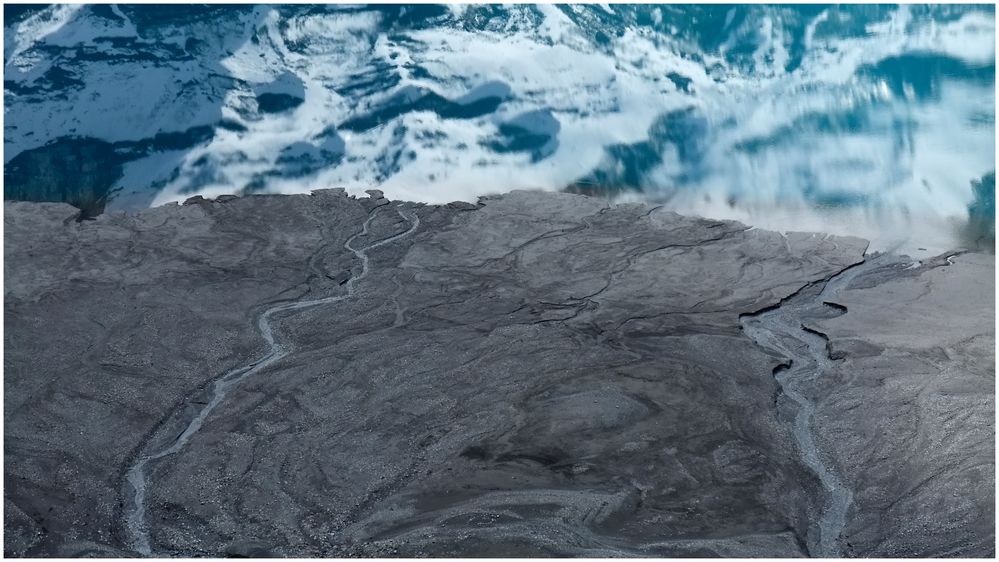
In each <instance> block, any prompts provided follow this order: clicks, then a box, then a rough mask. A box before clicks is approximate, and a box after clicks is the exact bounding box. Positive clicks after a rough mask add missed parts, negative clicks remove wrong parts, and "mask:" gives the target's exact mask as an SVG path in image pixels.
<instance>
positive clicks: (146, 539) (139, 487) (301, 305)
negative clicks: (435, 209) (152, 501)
mask: <svg viewBox="0 0 999 562" xmlns="http://www.w3.org/2000/svg"><path fill="white" fill-rule="evenodd" d="M398 205H401V203H400V204H398ZM382 206H384V205H381V206H379V207H376V208H374V209H372V211H371V212H370V215H369V216H368V218H367V220H365V221H364V224H363V226H362V228H361V230H360V231H359V232H357V233H355V234H354V235H353V236H351V237H350V238H348V239H347V241H346V242H344V244H343V247H344V249H346V250H348V251H350V252H352V253H353V254H354V255H355V256H356V257H358V258H359V259H360V260H361V273H360V274H359V275H357V276H356V277H351V278H350V279H348V280H347V282H346V284H345V285H346V290H347V292H346V293H345V294H342V295H338V296H332V297H324V298H321V299H311V300H298V301H292V302H284V303H281V304H278V305H275V306H272V307H270V308H267V309H265V310H264V311H263V312H262V313H261V314H260V315H259V317H258V318H257V329H258V331H259V332H260V335H261V337H263V338H264V341H265V342H266V343H267V346H268V350H267V352H266V353H265V354H264V355H263V356H262V357H260V358H258V359H256V360H254V361H252V362H250V363H247V364H245V365H242V366H240V367H237V368H235V369H232V370H230V371H228V372H226V373H224V374H223V375H221V376H220V377H218V378H217V379H215V381H214V383H213V385H212V398H211V400H209V401H208V402H207V403H206V404H204V406H203V407H202V408H201V409H200V410H198V411H197V412H195V413H194V414H193V416H192V417H191V419H190V421H189V422H188V423H187V424H186V426H185V429H184V431H183V432H181V433H180V435H178V436H177V438H176V439H175V440H174V441H173V442H172V443H170V444H169V446H166V447H163V448H161V449H158V450H156V449H153V450H151V451H143V450H142V449H143V448H145V447H149V446H150V443H151V442H152V440H151V439H147V440H146V442H145V443H144V445H143V446H142V447H140V453H139V454H138V456H137V457H136V459H135V461H134V463H133V464H132V466H131V467H130V468H129V469H128V470H127V471H126V472H125V484H124V486H125V488H126V494H125V495H126V497H128V496H129V495H131V499H132V502H131V505H128V506H126V507H125V514H124V520H125V530H126V532H127V533H128V542H129V545H130V546H131V548H132V549H134V550H135V551H136V552H138V553H140V554H143V555H147V556H148V555H151V554H152V545H151V541H150V535H149V526H148V524H147V522H146V490H147V489H148V487H149V479H148V475H147V471H146V468H147V466H148V465H149V463H151V462H155V461H157V460H159V459H162V458H164V457H167V456H170V455H173V454H175V453H177V452H179V451H180V450H181V449H183V448H184V446H185V445H187V443H188V442H189V441H190V440H191V438H192V437H193V436H194V435H195V434H196V433H197V432H198V430H200V429H201V426H202V424H203V423H204V421H205V419H207V418H208V416H209V415H210V414H211V413H212V411H214V410H215V408H216V407H218V406H219V405H220V404H221V403H222V402H223V401H224V400H225V398H226V396H227V395H228V393H229V391H230V390H231V389H232V388H233V387H235V386H236V385H238V384H239V383H240V382H241V381H243V380H244V379H246V378H247V377H249V376H251V375H253V374H254V373H257V372H259V371H260V370H261V369H263V368H265V367H267V366H268V365H271V364H273V363H274V362H275V361H277V360H279V359H281V358H282V357H284V356H285V355H287V354H288V352H289V350H287V349H285V348H283V347H282V346H281V345H280V344H279V343H278V342H277V341H276V338H275V336H274V332H273V328H272V327H271V318H272V317H273V316H274V315H275V314H278V313H282V312H289V311H294V310H302V309H305V308H311V307H314V306H319V305H324V304H333V303H336V302H340V301H344V300H347V299H349V298H351V297H353V296H354V293H355V290H356V285H357V283H358V282H359V281H361V280H362V279H364V278H365V277H366V276H367V274H368V271H369V267H368V255H367V252H368V251H369V250H372V249H374V248H377V247H379V246H383V245H385V244H389V243H391V242H394V241H396V240H399V239H400V238H403V237H406V236H408V235H410V234H412V233H413V232H414V231H415V230H416V229H417V228H419V226H420V217H419V216H418V215H417V213H416V212H415V211H414V212H413V213H412V217H407V216H406V215H405V214H404V213H403V212H402V209H396V212H397V213H398V214H399V216H400V217H402V218H403V220H406V221H407V222H409V223H411V226H410V228H409V229H408V230H406V231H404V232H401V233H399V234H395V235H393V236H390V237H388V238H385V239H383V240H380V241H378V242H375V243H374V244H371V245H369V246H366V247H364V248H361V249H354V248H353V247H351V243H352V242H353V241H354V240H355V239H357V238H358V237H360V236H364V235H366V234H368V228H369V226H370V224H371V222H372V221H373V220H374V219H375V217H376V216H378V212H379V209H380V208H381V207H382ZM179 411H180V412H183V410H179ZM177 413H178V411H174V412H171V414H170V415H169V416H167V418H169V417H172V416H176V415H177ZM178 425H181V424H178ZM164 426H165V423H160V424H158V427H164ZM129 492H131V493H130V494H129Z"/></svg>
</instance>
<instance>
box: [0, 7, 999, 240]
mask: <svg viewBox="0 0 999 562" xmlns="http://www.w3.org/2000/svg"><path fill="white" fill-rule="evenodd" d="M608 8H609V11H607V10H602V8H600V7H597V8H589V10H591V11H590V12H587V10H588V8H584V7H579V6H570V7H568V9H565V10H563V9H560V7H558V6H554V5H541V6H537V7H530V6H510V7H507V8H505V9H506V10H507V15H508V18H507V19H506V20H505V21H503V22H501V23H499V24H496V25H492V24H490V25H489V26H488V27H487V29H483V30H478V31H466V30H464V29H462V28H461V27H459V26H457V25H448V24H442V25H439V26H435V27H432V28H429V29H419V30H395V31H393V32H392V33H391V34H390V33H387V32H386V30H385V29H383V22H382V19H381V16H380V15H379V14H378V13H376V12H373V11H356V10H339V9H330V10H325V11H314V12H313V11H310V12H309V13H299V14H297V15H290V16H287V15H282V12H281V11H279V10H278V9H275V8H270V7H266V6H258V7H256V8H254V9H253V10H250V11H248V12H245V13H242V14H241V15H239V16H238V17H235V18H232V19H231V21H227V22H215V21H211V22H207V23H199V24H197V25H198V26H200V27H197V28H196V29H192V30H190V31H191V35H195V36H198V37H202V36H204V37H205V38H206V41H207V42H208V47H207V49H208V52H206V53H204V54H201V55H198V56H196V57H194V58H195V60H192V61H180V60H178V61H170V62H169V63H166V64H157V65H152V64H149V65H146V64H144V63H132V64H111V63H106V62H100V61H93V62H88V63H83V64H84V68H82V69H81V76H83V77H84V81H85V84H84V86H83V87H82V88H79V89H76V90H73V91H71V92H70V93H69V94H68V95H67V98H66V99H59V97H58V96H51V97H48V98H46V99H45V100H44V102H42V103H30V104H29V103H23V104H21V103H16V100H15V103H9V104H7V108H6V110H5V111H6V112H7V113H6V114H5V119H6V121H7V123H8V125H9V124H11V123H16V125H17V126H16V127H14V128H12V127H10V126H8V128H7V129H6V130H5V135H4V143H5V151H6V154H7V156H6V158H7V159H8V160H9V158H11V157H13V156H15V155H16V154H17V153H18V152H20V151H21V150H24V149H28V148H34V147H37V146H41V145H44V144H45V143H46V142H48V141H50V140H52V139H55V138H58V137H59V136H63V135H67V134H72V135H77V136H90V137H97V138H101V139H103V140H107V141H112V142H113V141H121V140H138V139H144V138H150V137H152V136H154V135H155V134H156V133H157V132H161V131H177V130H184V129H186V128H187V127H191V126H194V125H198V124H211V123H217V122H218V121H219V120H220V119H222V118H225V119H229V120H231V121H234V122H237V123H240V124H241V125H242V126H244V127H246V129H247V130H246V131H242V132H238V131H229V130H221V129H220V130H218V131H217V133H216V134H215V136H214V138H212V139H211V140H210V141H208V142H206V143H203V144H201V145H199V146H195V147H193V148H191V149H188V150H186V151H185V152H183V153H182V154H175V153H170V154H164V155H163V156H162V157H159V156H156V155H149V156H147V157H146V158H143V159H142V160H139V161H137V162H135V163H131V164H128V165H126V168H125V177H123V178H122V180H120V181H119V182H118V185H119V186H125V185H129V186H132V184H133V183H141V182H142V175H143V174H148V180H146V182H147V185H157V186H159V185H161V184H162V183H163V182H164V179H163V178H171V177H172V178H173V179H172V180H170V181H167V182H166V183H165V185H163V187H162V188H158V189H159V191H158V192H157V194H156V196H155V198H154V200H153V204H154V205H158V204H162V203H166V202H170V201H179V200H183V199H186V198H187V197H189V196H191V195H193V194H195V193H200V194H202V195H205V196H211V195H217V194H221V193H234V192H239V191H240V190H242V189H243V188H244V187H246V186H248V185H251V184H253V183H254V182H258V183H259V182H260V180H261V179H262V178H263V179H265V180H266V182H265V189H267V190H268V191H273V192H281V193H295V192H303V191H307V190H309V189H315V188H322V187H331V186H341V187H346V188H348V190H350V191H351V192H352V193H357V194H360V193H362V192H363V191H364V190H365V189H371V188H374V187H377V188H378V189H381V190H383V191H384V192H385V193H386V195H387V196H388V197H390V198H394V199H410V200H419V201H425V202H430V203H441V202H448V201H452V200H465V201H474V200H475V199H476V198H477V197H478V196H481V195H486V194H492V193H499V192H505V191H509V190H511V189H518V188H535V189H545V190H559V189H562V188H564V187H565V186H567V185H570V184H572V183H573V182H575V181H577V180H579V179H581V178H583V177H585V176H587V175H588V174H589V173H590V172H591V171H592V170H594V169H595V168H596V167H597V166H599V165H600V164H601V162H608V165H614V163H613V162H611V161H609V160H607V147H609V146H611V145H615V144H625V145H628V144H636V143H642V142H644V141H648V140H650V139H649V128H650V126H651V125H652V124H653V123H654V122H656V120H657V118H659V117H660V116H662V115H664V114H667V113H669V112H670V111H675V110H683V109H685V108H693V109H694V111H695V114H694V115H695V117H694V118H695V119H698V120H699V121H698V123H703V130H700V129H698V131H695V132H694V133H692V134H694V135H701V136H699V137H697V138H691V139H690V140H691V142H692V143H695V144H696V145H697V146H698V147H699V150H701V151H702V153H701V154H700V156H699V157H697V158H694V159H691V158H686V159H684V158H681V157H680V153H678V152H677V150H676V149H675V147H674V146H673V145H672V144H670V143H668V142H667V143H663V142H662V141H659V143H660V145H661V146H662V154H660V155H659V156H660V157H661V162H660V163H658V164H656V165H653V166H652V167H651V169H649V170H647V171H646V172H645V173H644V176H643V177H642V185H641V188H642V190H643V192H644V194H643V195H637V194H631V195H623V196H622V197H623V198H626V199H627V198H639V197H644V198H647V199H651V200H655V201H657V202H666V204H667V205H669V206H670V207H671V208H674V209H675V210H678V211H683V212H689V213H696V214H701V215H704V216H714V217H719V218H738V219H739V220H743V221H745V222H749V223H750V224H753V225H757V226H761V227H767V228H776V229H778V230H788V229H792V230H794V229H809V230H823V231H828V232H835V233H843V232H849V233H861V232H863V233H866V234H865V235H866V236H868V237H870V238H875V239H879V240H880V239H884V240H886V242H885V243H886V244H887V243H896V242H898V241H899V240H901V239H902V238H905V236H906V233H907V232H908V233H909V237H910V238H911V239H912V240H915V241H916V242H914V244H917V245H919V246H923V247H929V246H931V245H933V244H937V243H939V244H952V243H954V236H955V235H954V234H953V232H954V224H953V223H954V222H955V221H960V220H961V219H963V218H966V217H967V206H968V204H969V202H970V201H971V197H972V193H971V187H970V180H972V179H975V178H978V177H980V176H981V175H982V174H984V173H986V172H988V171H990V170H993V169H994V168H995V158H994V151H995V138H994V132H993V127H994V125H993V123H994V85H993V84H989V85H981V84H975V83H971V82H960V81H956V80H950V79H948V80H947V81H945V82H944V83H942V85H941V86H940V89H939V91H938V92H936V95H937V96H938V97H937V99H932V100H922V101H918V102H916V101H914V100H913V99H907V98H906V97H905V96H902V97H898V98H896V97H895V96H896V93H894V92H893V91H892V88H891V87H890V85H889V84H888V83H886V82H880V83H878V82H871V81H863V80H860V79H858V75H857V71H858V69H860V68H861V67H863V66H865V65H874V64H877V63H879V62H880V61H884V60H885V59H888V58H890V57H894V56H898V55H902V54H909V53H931V54H937V55H946V56H950V57H953V58H955V59H958V60H960V61H963V62H964V63H966V64H973V65H987V64H994V60H995V41H994V38H995V23H994V19H993V18H992V17H990V15H989V14H985V13H981V12H968V13H965V14H963V15H961V16H960V17H958V18H954V19H952V20H951V21H946V22H943V23H941V22H933V21H923V20H920V19H919V18H918V17H916V16H915V15H914V14H913V9H911V8H909V7H908V6H902V7H900V8H899V9H898V10H896V11H895V12H894V13H893V14H891V16H890V17H889V18H887V19H886V20H885V21H882V22H880V23H877V24H871V25H868V26H867V29H866V33H864V34H861V35H859V36H847V37H842V36H836V37H830V36H829V34H828V31H822V30H823V29H824V28H823V27H822V26H823V24H824V23H826V24H828V23H829V22H828V20H829V18H830V13H831V12H830V10H825V11H822V12H821V13H820V14H819V15H818V16H817V17H815V18H813V19H812V21H811V22H808V24H807V27H806V30H805V33H804V38H803V42H804V44H805V47H806V49H805V53H804V57H803V58H802V59H801V61H800V64H799V65H796V66H791V65H790V63H791V60H792V53H791V51H790V50H789V44H788V40H787V38H788V33H787V30H786V29H785V27H784V25H785V24H784V22H783V21H782V19H781V17H780V15H779V10H776V9H774V10H769V9H767V10H764V12H763V14H762V16H761V17H759V18H757V19H751V20H747V21H743V22H742V23H740V24H739V25H740V26H743V27H745V28H746V29H747V30H749V31H750V32H753V33H755V36H756V37H757V38H758V43H757V46H756V49H755V51H753V52H752V53H751V54H750V56H749V59H750V61H751V66H752V69H751V70H747V69H745V68H739V67H736V66H733V65H731V64H730V63H729V62H727V60H726V59H725V57H724V56H720V55H724V53H725V52H726V50H729V49H732V48H735V46H736V45H735V43H734V42H732V41H730V42H729V43H726V44H724V45H723V46H722V48H721V53H720V55H711V54H708V53H698V54H697V56H690V55H689V54H682V53H684V49H683V48H681V46H682V47H684V48H689V44H687V43H684V44H682V45H681V41H683V40H682V39H681V38H680V37H678V36H676V33H677V30H673V32H672V35H670V34H666V33H660V32H654V31H652V30H650V29H648V28H641V27H630V26H624V27H622V28H621V29H619V30H616V31H618V32H619V33H615V34H614V37H611V38H610V43H609V44H607V45H603V46H601V47H599V48H598V47H597V46H595V45H594V44H593V43H592V42H591V40H590V39H589V38H588V37H587V33H586V31H588V30H584V29H581V28H580V26H579V25H578V24H577V23H576V21H574V20H573V18H572V17H570V16H571V15H573V14H575V16H580V17H581V16H586V17H587V18H592V17H596V16H600V17H609V16H612V15H614V13H615V12H617V11H619V10H617V9H616V7H608ZM592 10H597V11H596V12H593V11H592ZM768 10H769V11H768ZM475 12H476V8H470V7H469V6H458V5H452V6H450V7H449V16H448V17H450V18H451V22H452V23H456V22H458V21H460V20H462V19H463V18H467V17H473V16H475ZM116 13H118V14H119V15H120V16H121V22H120V23H117V24H114V25H111V24H109V23H107V22H106V21H105V20H103V19H100V18H94V17H91V16H90V15H88V12H87V11H86V10H81V9H80V7H79V6H76V7H72V9H70V8H62V7H52V8H48V9H46V10H43V11H41V12H40V13H38V14H35V15H33V16H31V17H29V18H27V19H26V20H25V21H24V22H22V23H21V24H19V26H18V28H17V30H18V32H17V34H16V36H15V38H13V39H11V38H9V37H8V38H7V39H5V55H6V57H5V58H6V61H5V63H6V64H5V69H6V70H7V71H8V72H9V73H11V74H12V76H14V77H15V79H17V80H25V81H27V82H30V81H31V80H34V79H35V78H37V77H38V76H40V75H41V73H43V72H44V71H45V70H46V69H47V68H48V66H47V63H45V61H44V60H39V59H38V57H39V56H40V55H39V53H38V52H36V50H35V49H33V46H34V45H36V44H40V42H44V41H50V42H52V44H58V45H72V44H77V43H87V42H92V41H93V40H94V39H95V38H96V37H97V36H99V35H106V34H111V35H114V34H119V35H128V34H134V35H138V32H137V31H135V26H134V25H132V23H131V22H130V21H128V18H127V17H124V15H123V14H121V13H120V10H119V11H118V12H116ZM734 16H735V10H732V11H730V12H729V14H728V21H727V24H726V25H727V26H728V25H731V24H732V22H733V21H734ZM651 19H652V21H654V22H656V25H657V26H661V25H662V22H663V12H662V10H661V9H660V10H654V11H653V12H652V14H651ZM98 20H100V21H98ZM580 21H585V18H584V20H580ZM102 26H103V27H102ZM115 26H117V27H115ZM747 26H748V27H747ZM740 29H741V28H740ZM590 31H591V30H590ZM145 33H148V34H150V36H148V37H140V38H139V39H140V40H141V41H147V42H150V43H151V44H153V43H155V42H157V41H159V42H166V41H168V40H169V41H174V42H176V41H178V39H177V38H176V35H177V34H176V33H174V34H172V35H171V33H170V32H169V30H160V31H147V32H145ZM254 34H255V35H256V39H257V40H256V41H250V40H249V38H250V37H251V36H252V35H254ZM8 35H10V34H8ZM179 44H181V45H182V44H183V41H181V43H179ZM789 68H791V70H788V69H789ZM417 70H419V72H417ZM670 73H677V74H679V75H681V76H683V77H685V78H686V79H687V80H689V88H688V89H686V90H685V89H682V88H679V87H678V86H677V85H676V84H674V83H673V81H672V80H670V79H667V78H666V77H667V75H670ZM225 74H228V75H229V76H231V78H220V76H224V75H225ZM393 75H395V76H398V77H399V80H398V82H397V83H395V84H394V85H390V86H387V87H385V88H383V89H381V90H378V89H377V88H376V89H375V91H373V92H372V93H370V94H367V95H364V96H363V97H357V95H356V94H351V93H343V94H341V93H340V92H345V90H344V88H345V87H346V86H347V85H348V84H349V83H350V82H351V81H352V80H363V79H365V77H370V78H371V79H372V80H379V79H384V78H385V77H388V76H393ZM423 91H432V92H434V93H436V94H438V95H440V96H443V97H444V98H447V99H450V100H457V101H460V102H461V103H470V102H472V101H476V100H482V99H484V98H485V97H488V95H505V94H506V93H507V92H508V93H509V96H507V97H508V99H507V100H506V101H505V102H504V103H503V104H502V105H500V107H499V108H498V109H497V110H496V111H495V112H493V113H490V114H487V115H482V116H479V117H471V118H464V119H447V118H442V117H440V116H439V115H438V114H436V113H434V112H432V111H409V112H406V113H403V114H401V115H399V116H397V117H394V118H392V119H390V120H389V121H388V122H386V123H383V124H381V125H379V126H376V127H374V128H372V129H370V130H365V131H347V130H339V131H337V132H336V134H338V135H339V138H342V140H343V144H344V150H345V154H344V156H343V157H342V158H341V159H340V160H339V161H338V162H336V163H335V164H334V163H330V164H329V165H327V166H326V167H323V168H320V169H316V170H311V171H308V170H307V172H308V173H306V174H305V175H297V176H294V177H292V176H291V175H288V174H285V175H282V174H283V172H282V170H283V168H282V166H284V164H282V163H281V162H279V158H280V156H281V154H282V153H283V151H285V152H284V153H285V154H286V155H287V154H289V152H287V151H286V149H288V147H292V148H291V152H293V153H294V154H296V155H303V154H318V153H319V150H320V149H319V147H321V146H323V145H324V143H326V142H333V141H330V139H329V137H327V138H323V136H322V135H323V134H324V132H325V133H329V132H330V131H331V130H335V129H336V128H337V126H338V125H342V124H343V123H344V122H345V121H347V120H349V119H351V118H354V117H357V116H359V115H364V114H366V113H368V112H370V111H373V110H375V109H377V108H378V107H380V106H381V105H382V104H384V103H386V101H387V100H389V99H390V98H392V96H394V95H397V94H399V93H400V92H409V93H410V94H416V93H418V92H423ZM907 92H908V93H907V95H908V96H910V97H911V96H913V95H914V92H913V91H912V89H911V88H909V89H908V90H907ZM261 93H292V94H294V95H296V96H297V95H303V96H304V101H303V103H302V104H301V105H299V106H297V107H295V108H293V109H290V110H288V111H284V112H280V113H272V114H265V113H260V112H258V111H257V105H256V103H257V102H256V95H259V94H261ZM532 111H543V112H545V114H546V115H551V116H552V117H553V118H554V119H555V120H557V121H558V132H557V137H556V138H555V139H554V140H555V141H557V144H554V143H552V144H551V145H550V146H551V147H554V152H552V153H551V154H550V155H548V156H546V157H544V158H535V157H533V156H532V154H531V153H530V152H529V151H521V152H497V151H496V150H493V149H491V148H490V147H489V145H490V143H491V142H493V141H494V140H495V139H496V138H497V135H499V134H500V127H501V125H503V124H504V123H506V122H508V121H509V120H510V119H513V118H514V117H516V116H518V115H522V114H525V113H528V112H532ZM109 115H113V116H114V117H113V118H109V117H108V116H109ZM844 115H845V116H851V115H860V116H864V117H865V118H867V119H869V123H868V124H867V126H865V127H863V128H860V129H859V130H851V129H849V128H846V129H844V130H841V131H836V132H830V131H823V130H821V129H820V128H815V127H812V128H809V127H811V125H809V121H808V120H809V119H817V118H821V117H823V116H825V117H829V116H833V117H835V116H844ZM990 119H991V121H990ZM337 142H339V141H337ZM752 143H756V144H757V145H758V146H759V147H760V148H759V149H758V150H756V151H749V150H747V149H746V148H745V147H746V146H747V144H752ZM334 144H335V143H334ZM309 146H313V147H315V150H314V151H313V150H310V149H309ZM326 146H329V145H326ZM132 187H142V186H141V185H136V186H132ZM837 197H846V198H848V199H851V201H853V202H852V203H851V205H855V206H856V208H848V209H838V210H830V209H828V208H825V207H823V206H822V205H818V204H816V201H819V202H821V201H822V200H823V198H830V199H831V200H835V199H836V198H837Z"/></svg>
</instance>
